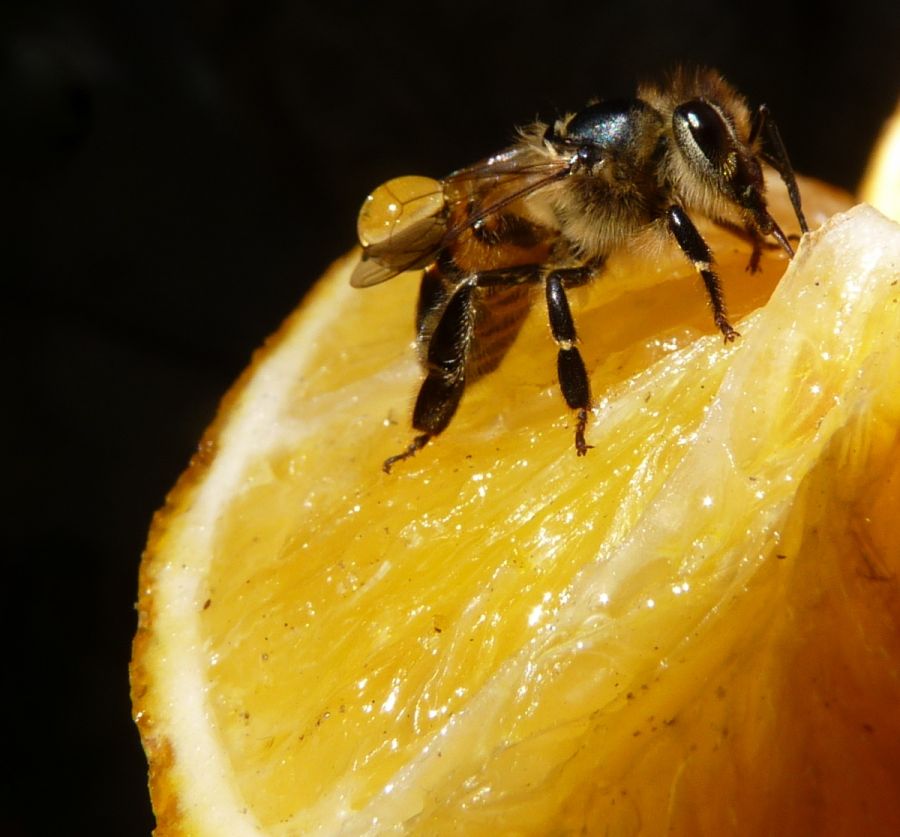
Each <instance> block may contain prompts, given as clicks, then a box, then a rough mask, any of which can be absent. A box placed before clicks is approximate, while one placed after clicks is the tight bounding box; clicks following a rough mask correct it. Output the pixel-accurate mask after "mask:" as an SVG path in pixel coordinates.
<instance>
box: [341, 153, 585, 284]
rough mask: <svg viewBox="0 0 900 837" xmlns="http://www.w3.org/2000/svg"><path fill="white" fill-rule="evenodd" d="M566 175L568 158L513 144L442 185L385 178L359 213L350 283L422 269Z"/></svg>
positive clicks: (376, 280) (374, 281) (424, 179)
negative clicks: (358, 253)
mask: <svg viewBox="0 0 900 837" xmlns="http://www.w3.org/2000/svg"><path fill="white" fill-rule="evenodd" d="M570 170H571V162H570V161H569V160H568V159H565V158H555V157H553V158H550V157H538V155H537V153H536V151H535V149H534V148H532V147H529V146H526V145H519V146H513V147H512V148H509V149H507V150H506V151H503V152H501V153H499V154H496V155H494V156H493V157H489V158H487V159H486V160H482V161H481V162H479V163H476V164H475V165H473V166H468V167H467V168H464V169H460V170H459V171H456V172H453V173H452V174H451V175H450V176H449V177H447V178H446V179H445V180H444V181H443V182H440V181H437V180H432V179H430V178H427V177H400V178H396V179H394V180H389V181H388V182H387V183H385V184H383V185H382V186H379V187H378V188H377V189H376V190H375V191H374V192H373V193H372V194H371V195H369V197H368V198H367V199H366V202H365V203H364V204H363V208H362V210H361V211H360V216H359V224H358V232H359V239H360V242H361V243H362V245H363V257H362V260H361V261H360V263H359V264H358V265H357V267H356V269H355V270H354V271H353V275H352V276H351V279H350V283H351V284H352V285H353V286H354V287H357V288H366V287H369V286H371V285H377V284H378V283H380V282H385V281H387V280H388V279H391V278H393V277H394V276H397V275H398V274H400V273H404V272H406V271H408V270H419V269H421V268H424V267H427V266H428V265H429V264H431V263H432V262H433V261H434V260H435V258H436V257H437V255H438V253H439V252H440V251H441V249H443V248H444V247H446V246H448V245H449V244H451V243H452V242H453V241H454V239H456V238H457V237H458V236H459V235H460V234H461V233H463V232H464V231H465V230H467V229H469V228H471V227H472V226H473V225H474V224H476V223H478V222H479V221H481V220H484V219H485V218H487V217H489V216H490V215H492V214H494V213H496V212H499V211H501V210H502V209H504V208H505V207H508V206H509V205H510V204H513V203H515V202H516V201H518V200H520V199H522V198H524V197H526V196H527V195H529V194H532V193H533V192H536V191H537V190H539V189H541V188H543V187H544V186H546V185H548V184H550V183H553V182H554V181H556V180H560V179H562V178H563V177H565V176H566V175H567V174H568V173H569V171H570Z"/></svg>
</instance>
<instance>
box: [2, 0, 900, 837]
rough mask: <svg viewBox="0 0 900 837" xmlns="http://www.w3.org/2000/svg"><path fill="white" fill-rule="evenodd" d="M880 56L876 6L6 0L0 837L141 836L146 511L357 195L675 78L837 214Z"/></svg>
mask: <svg viewBox="0 0 900 837" xmlns="http://www.w3.org/2000/svg"><path fill="white" fill-rule="evenodd" d="M517 6H518V8H517ZM514 8H516V10H515V11H513V9H514ZM898 44H900V20H898V12H897V11H896V4H895V0H883V2H857V3H846V2H845V0H841V2H816V3H801V2H781V3H775V4H765V5H763V4H753V3H745V4H734V5H733V6H730V7H728V10H727V11H723V8H722V4H720V3H717V2H713V1H712V0H709V2H702V0H695V1H692V2H684V3H677V2H671V3H649V2H638V0H631V2H628V3H624V2H622V3H607V2H600V1H599V0H597V2H591V3H567V2H564V1H563V0H560V1H559V2H553V3H548V2H541V3H531V4H528V3H521V4H516V6H514V5H513V4H511V3H510V4H489V3H487V2H484V3H473V2H460V1H459V0H457V2H436V1H434V2H426V1H425V0H423V2H420V3H417V4H408V5H407V4H404V3H378V4H370V5H366V6H363V4H359V7H357V6H354V5H353V4H344V3H340V2H330V3H321V4H310V3H302V2H287V0H275V1H274V2H269V3H263V2H249V1H248V2H242V0H219V2H214V0H182V1H181V2H177V0H153V1H152V2H151V1H150V0H143V2H130V3H129V2H124V0H107V2H100V0H87V1H86V2H81V3H75V2H68V3H67V2H62V0H59V2H53V0H12V2H10V0H6V1H5V2H4V3H3V4H2V6H0V45H2V55H0V62H2V63H0V271H2V283H3V296H4V298H5V299H4V301H3V303H2V311H3V314H2V319H3V329H2V334H3V341H4V355H5V358H6V369H7V370H8V371H7V375H6V381H7V386H9V384H10V383H11V386H9V389H10V393H9V396H8V397H7V398H6V399H4V400H5V402H6V407H5V408H4V409H3V417H4V429H5V432H4V434H3V436H4V440H5V442H6V443H7V445H8V449H9V453H8V454H7V456H6V457H5V462H6V463H7V467H6V468H5V473H4V477H5V479H3V480H2V485H3V491H4V497H3V507H4V512H5V519H6V522H5V533H6V543H7V547H6V550H5V555H4V568H5V572H4V581H3V590H4V593H5V596H4V599H5V606H4V609H3V618H4V624H3V634H2V640H3V645H4V648H3V657H4V658H3V663H2V666H3V672H4V678H3V683H4V687H3V693H4V696H5V698H6V704H7V705H6V706H5V708H4V714H3V717H4V719H5V721H6V728H7V729H6V735H5V736H4V742H3V744H4V746H3V748H2V754H3V755H2V759H3V763H4V771H5V772H7V773H8V775H6V776H4V777H3V780H2V788H3V794H4V798H3V799H2V802H0V832H2V833H3V834H5V835H20V834H27V835H32V834H111V835H131V834H136V835H140V834H147V833H148V832H149V830H150V828H151V825H152V817H151V814H150V809H149V802H148V799H147V792H146V784H145V783H146V775H145V764H144V761H143V756H142V754H141V750H140V745H139V741H138V737H137V733H136V730H135V728H134V726H133V724H132V722H131V720H130V717H129V703H128V685H127V661H128V658H129V653H130V642H131V636H132V634H133V631H134V627H135V614H134V611H133V601H134V599H135V595H136V574H137V566H138V559H139V556H140V553H141V549H142V546H143V542H144V539H145V536H146V531H147V528H148V525H149V523H150V518H151V515H152V513H153V511H154V509H156V508H157V507H158V506H159V505H160V504H161V503H162V500H163V497H164V495H165V493H166V491H167V490H168V488H169V487H170V486H171V485H172V483H173V482H174V480H175V478H176V477H177V475H178V474H179V472H180V471H181V470H182V468H183V467H184V465H185V464H186V462H187V460H188V458H189V456H190V454H191V451H192V449H193V447H194V445H195V443H196V441H197V439H198V438H199V436H200V434H201V432H202V430H203V428H204V427H205V426H206V425H207V424H208V423H209V421H210V420H211V418H212V416H213V414H214V411H215V408H216V404H217V401H218V399H219V398H220V397H221V395H222V394H223V393H224V392H225V391H226V389H227V387H228V386H229V383H230V382H231V381H232V380H233V379H234V378H235V377H236V376H237V374H238V373H239V372H240V370H241V369H242V367H243V366H244V365H245V364H246V363H247V361H248V359H249V356H250V353H251V351H252V350H253V348H254V347H255V346H257V345H259V344H260V342H261V341H262V340H263V339H264V338H265V336H266V335H267V334H269V333H270V332H271V331H273V330H274V329H275V328H276V327H277V325H278V324H279V322H280V320H281V319H282V318H283V317H284V316H285V315H286V314H287V313H288V312H289V311H290V310H291V309H292V308H293V307H294V305H295V304H296V303H297V301H298V300H299V299H300V298H301V296H302V295H303V292H304V290H305V289H306V288H307V287H308V286H309V284H310V282H311V281H313V280H314V279H315V278H316V276H318V275H319V274H320V273H321V272H322V270H323V269H324V268H325V267H326V266H327V265H328V263H329V262H330V261H331V260H332V259H334V258H335V257H337V256H338V255H340V254H342V253H343V252H345V251H346V250H347V249H348V248H349V247H350V246H351V245H352V244H353V243H354V228H355V216H356V211H357V209H358V206H359V203H360V201H361V200H362V198H363V197H364V196H365V194H366V192H367V191H368V190H369V189H370V188H371V187H373V186H375V185H377V184H378V183H379V182H381V181H383V180H385V179H387V178H389V177H391V176H395V175H399V174H408V173H421V174H429V175H433V176H440V175H441V174H442V173H446V172H447V171H449V170H451V169H453V168H456V167H458V166H460V165H462V164H465V163H468V162H471V161H473V160H475V159H477V158H479V157H481V156H483V155H484V154H486V153H488V152H491V151H493V150H496V149H498V148H500V147H502V146H503V145H504V144H505V143H506V142H507V140H508V139H509V138H510V135H511V129H512V126H514V125H516V124H520V123H523V122H527V121H529V120H531V119H532V118H534V117H535V116H537V115H543V116H544V117H546V118H552V117H553V116H555V115H556V114H557V113H558V112H559V111H563V110H566V109H573V108H577V107H578V106H579V105H581V104H583V103H584V101H585V100H587V99H588V98H590V97H592V96H595V95H621V94H628V93H630V92H631V91H632V89H633V86H634V83H635V81H636V80H638V79H639V78H642V77H647V76H656V75H659V73H660V71H661V70H663V69H666V68H669V67H671V66H672V65H673V64H674V63H675V62H677V61H683V60H687V61H693V62H702V63H707V64H711V65H713V66H716V67H718V68H720V69H721V70H722V71H723V72H724V73H725V74H726V75H727V76H728V77H729V78H730V79H731V80H732V81H733V82H734V83H735V84H736V85H737V86H738V87H739V88H740V89H741V90H743V91H744V92H745V93H746V94H747V95H748V97H749V98H750V100H751V101H752V102H755V103H759V102H761V101H766V102H768V104H769V105H770V106H771V108H772V110H773V111H774V113H775V114H776V115H777V116H778V119H779V122H780V124H781V129H782V134H783V136H784V138H785V140H786V142H787V144H788V147H789V149H790V152H791V155H792V157H793V160H794V163H795V165H796V167H797V168H798V170H800V171H802V172H806V173H810V174H814V175H817V176H819V177H821V178H823V179H826V180H831V181H833V182H835V183H837V184H839V185H841V186H844V187H847V188H853V187H854V185H855V184H856V182H857V180H858V177H859V175H860V173H861V169H862V166H863V163H864V160H865V157H866V153H867V150H868V148H869V147H870V144H871V142H872V140H873V137H874V135H875V133H876V131H877V128H878V126H879V124H880V122H881V121H882V120H883V119H884V117H885V116H886V115H887V114H888V112H889V111H890V109H891V108H892V106H893V104H894V102H895V100H896V97H897V93H898V87H900V59H898V55H900V49H898ZM35 799H37V800H39V801H38V802H37V805H35V802H34V800H35Z"/></svg>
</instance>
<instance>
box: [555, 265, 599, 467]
mask: <svg viewBox="0 0 900 837" xmlns="http://www.w3.org/2000/svg"><path fill="white" fill-rule="evenodd" d="M586 270H587V269H586V268H572V269H568V270H554V271H553V272H552V273H550V274H549V275H548V276H547V278H546V280H545V290H546V293H547V313H548V315H549V318H550V331H551V332H552V334H553V339H554V340H556V342H557V345H558V346H559V351H558V352H557V355H556V370H557V374H558V377H559V387H560V389H561V390H562V394H563V398H565V399H566V404H568V405H569V406H570V407H571V408H572V409H573V410H577V411H578V414H577V419H576V425H575V451H576V452H577V454H578V455H579V456H584V455H585V454H586V453H587V452H588V448H589V447H590V445H588V444H587V443H586V442H585V440H584V431H585V428H586V427H587V417H588V411H589V410H590V408H591V388H590V384H589V383H588V376H587V370H586V369H585V367H584V360H583V358H582V357H581V352H580V351H578V347H577V346H576V345H575V344H576V342H577V340H578V335H577V334H576V332H575V322H574V320H573V319H572V312H571V310H570V309H569V300H568V299H567V298H566V291H565V287H564V285H563V283H564V282H567V283H571V284H579V283H580V281H584V273H585V271H586Z"/></svg>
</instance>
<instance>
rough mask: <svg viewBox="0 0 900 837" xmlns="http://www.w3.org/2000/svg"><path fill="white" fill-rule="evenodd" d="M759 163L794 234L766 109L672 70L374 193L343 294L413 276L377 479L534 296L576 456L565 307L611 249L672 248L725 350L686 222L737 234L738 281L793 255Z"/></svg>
mask: <svg viewBox="0 0 900 837" xmlns="http://www.w3.org/2000/svg"><path fill="white" fill-rule="evenodd" d="M764 140H765V141H766V147H765V148H764ZM763 161H765V162H767V163H769V164H770V165H771V166H772V167H773V168H774V169H775V170H776V171H777V172H778V174H779V175H780V177H781V179H782V180H783V182H784V184H785V186H786V187H787V191H788V195H789V197H790V200H791V204H792V206H793V209H794V212H795V214H796V216H797V220H798V222H799V225H800V229H801V230H802V232H804V233H805V232H807V231H808V226H807V223H806V219H805V217H804V215H803V210H802V208H801V204H800V193H799V190H798V188H797V182H796V179H795V177H794V172H793V169H792V167H791V164H790V160H789V159H788V155H787V151H786V149H785V147H784V143H783V142H782V140H781V136H780V134H779V131H778V128H777V126H776V124H775V122H774V120H773V119H772V117H771V115H770V114H769V111H768V109H767V108H766V106H765V105H762V106H760V107H759V108H758V109H756V110H755V111H754V112H751V110H750V107H749V106H748V104H747V102H746V101H745V100H744V98H743V97H742V96H741V95H740V94H739V93H738V92H737V91H736V90H735V89H734V88H733V87H732V86H731V85H730V84H728V82H726V81H725V80H724V79H723V78H722V77H721V76H720V75H719V74H718V73H716V72H714V71H712V70H708V69H697V70H684V69H682V70H678V71H676V72H675V73H674V74H673V75H672V77H671V78H670V79H669V80H668V82H667V83H666V84H663V85H653V84H649V85H643V86H641V87H639V88H638V91H637V95H636V96H635V97H634V98H626V99H614V100H600V101H596V102H594V103H592V104H589V105H588V106H587V107H585V108H584V109H582V110H580V111H578V112H576V113H572V114H568V115H567V116H565V117H563V118H561V119H558V120H556V121H555V122H554V123H552V124H545V123H542V122H536V123H534V124H533V125H530V126H528V127H526V128H524V129H521V130H520V131H519V132H518V136H517V139H516V140H515V142H514V143H513V144H512V145H511V146H510V147H509V148H507V149H505V150H503V151H500V152H499V153H497V154H494V155H493V156H491V157H488V158H487V159H485V160H482V161H481V162H478V163H476V164H475V165H472V166H469V167H467V168H463V169H460V170H458V171H455V172H453V173H452V174H450V175H449V176H448V177H446V178H444V179H443V180H440V181H438V180H433V179H430V178H426V177H401V178H397V179H394V180H390V181H388V182H387V183H385V184H384V185H382V186H380V187H379V188H378V189H376V190H375V191H374V192H373V193H372V194H371V195H370V196H369V197H368V198H367V199H366V201H365V203H364V204H363V207H362V210H361V211H360V217H359V224H358V231H359V238H360V243H361V244H362V248H363V255H362V259H361V261H360V262H359V264H358V265H357V267H356V269H355V270H354V272H353V274H352V277H351V280H350V281H351V284H352V285H353V286H354V287H357V288H367V287H370V286H372V285H377V284H379V283H380V282H385V281H387V280H388V279H391V278H393V277H395V276H398V275H399V274H401V273H405V272H407V271H415V270H422V271H423V274H422V279H421V286H420V290H419V299H418V305H417V311H416V342H417V346H418V350H419V356H420V360H421V362H422V365H423V366H424V369H425V380H424V381H423V383H422V385H421V387H420V389H419V393H418V397H417V399H416V404H415V407H414V409H413V415H412V426H413V428H414V430H415V431H417V435H415V437H414V438H413V440H412V442H411V443H410V444H409V446H408V447H407V448H406V449H405V450H403V451H402V452H400V453H398V454H396V455H395V456H391V457H389V458H388V459H386V460H385V462H384V466H383V467H384V470H385V471H386V472H388V473H389V472H390V470H391V468H392V466H393V465H394V464H396V463H397V462H399V461H401V460H403V459H407V458H408V457H411V456H413V455H414V454H415V453H416V452H417V451H419V450H421V448H422V447H424V446H425V445H426V444H427V443H428V442H429V441H430V440H431V439H433V438H434V437H435V436H437V435H438V434H439V433H441V432H442V431H443V430H445V429H446V427H447V426H448V424H449V423H450V421H451V419H452V418H453V415H454V413H455V412H456V409H457V407H458V406H459V403H460V400H461V398H462V395H463V392H464V391H465V388H466V385H467V384H469V383H471V382H472V381H473V380H475V379H476V378H478V377H480V376H481V375H484V374H486V373H487V372H490V371H492V370H493V369H495V368H496V366H497V365H498V363H499V362H500V360H501V359H502V357H503V356H504V354H505V353H506V351H507V349H508V348H509V347H510V345H511V344H512V342H513V341H514V340H515V337H516V335H517V333H518V329H519V326H520V325H521V322H522V317H523V315H524V314H523V312H524V311H525V310H527V306H528V305H529V304H530V299H531V296H532V295H531V293H530V288H531V287H533V286H535V285H538V286H543V290H544V295H545V297H546V304H547V314H548V319H549V324H550V333H551V334H552V336H553V339H554V340H555V341H556V344H557V376H558V380H559V386H560V389H561V391H562V395H563V398H564V399H565V401H566V404H567V405H568V406H569V408H570V409H572V410H574V411H575V452H576V454H577V455H578V456H583V455H584V454H585V453H586V452H587V450H588V448H589V447H590V446H589V445H588V444H587V442H586V441H585V428H586V425H587V420H588V413H589V411H590V406H591V389H590V383H589V380H588V375H587V370H586V369H585V365H584V361H583V359H582V357H581V353H580V351H579V350H578V335H577V332H576V328H575V322H574V319H573V317H572V313H571V310H570V307H569V302H568V299H567V296H566V292H567V290H568V289H569V288H572V287H575V286H578V285H581V284H584V283H585V282H588V281H590V280H591V279H592V278H593V277H595V276H596V275H597V274H598V273H599V272H600V271H601V270H602V268H603V264H604V262H605V261H606V259H607V258H608V257H609V256H610V255H611V254H612V253H614V252H615V251H617V250H620V249H622V248H624V247H632V246H633V247H639V246H643V245H646V244H647V243H648V242H650V241H652V240H669V241H673V242H674V243H675V244H677V246H678V247H679V248H680V249H681V251H682V252H683V253H684V255H685V256H686V257H687V259H689V260H690V262H691V263H692V264H693V266H694V268H695V269H696V271H697V272H698V273H699V275H700V277H701V278H702V280H703V284H704V286H705V288H706V293H707V295H708V297H709V302H710V304H711V308H712V316H713V320H714V322H715V324H716V326H717V327H718V329H719V330H720V331H721V332H722V335H723V336H724V338H725V341H726V342H729V341H733V340H734V339H735V338H736V337H738V336H739V335H738V333H737V332H736V331H735V329H734V328H733V327H732V325H731V323H730V322H729V320H728V314H727V309H726V305H725V299H724V296H723V292H722V287H721V284H720V281H719V277H718V275H717V273H716V267H715V262H714V260H713V255H712V253H711V252H710V248H709V246H708V245H707V243H706V242H705V241H704V239H703V237H702V236H701V235H700V233H699V232H698V230H697V227H696V226H695V225H694V222H693V220H692V219H691V216H692V215H694V214H695V213H696V214H700V215H704V216H706V217H708V218H710V219H711V220H713V221H715V222H717V223H719V224H721V225H723V226H725V227H727V228H731V229H733V230H737V231H740V232H742V233H743V234H745V235H746V236H747V237H748V239H749V241H750V242H751V244H752V252H751V256H750V261H749V264H748V266H747V268H748V270H750V271H751V272H754V271H756V270H757V269H758V264H759V259H760V253H761V248H762V246H763V244H764V243H765V242H766V241H767V239H768V238H770V237H771V238H772V239H774V242H772V245H771V246H779V245H780V247H781V248H782V249H783V250H784V251H785V252H786V253H787V254H788V256H793V249H792V247H791V245H790V243H789V241H788V239H787V237H786V236H785V234H784V233H783V232H782V230H781V229H780V227H779V226H778V224H777V223H776V222H775V220H774V219H773V218H772V216H771V215H770V214H769V212H768V209H767V205H766V198H765V183H764V180H763V173H762V168H761V163H762V162H763ZM775 242H777V244H776V243H775Z"/></svg>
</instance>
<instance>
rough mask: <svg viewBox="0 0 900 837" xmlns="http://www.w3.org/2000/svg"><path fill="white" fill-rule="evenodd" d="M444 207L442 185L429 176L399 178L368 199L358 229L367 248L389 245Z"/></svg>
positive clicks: (380, 187)
mask: <svg viewBox="0 0 900 837" xmlns="http://www.w3.org/2000/svg"><path fill="white" fill-rule="evenodd" d="M443 208H444V194H443V190H442V187H441V184H440V182H439V181H437V180H433V179H432V178H430V177H417V176H409V177H396V178H394V179H393V180H389V181H388V182H387V183H382V185H381V186H379V187H378V188H377V189H376V190H375V191H374V192H372V194H371V195H369V197H367V198H366V200H365V203H363V205H362V209H360V211H359V220H358V221H357V225H356V230H357V233H358V234H359V241H360V243H361V244H362V245H363V246H364V247H372V246H377V245H380V244H388V243H390V242H391V240H392V239H394V237H395V236H397V235H400V234H402V233H403V231H404V230H408V229H410V228H411V227H413V226H415V225H416V224H417V223H418V222H419V221H425V220H427V219H429V218H434V217H435V216H436V215H438V214H439V213H440V212H441V211H442V210H443Z"/></svg>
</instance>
